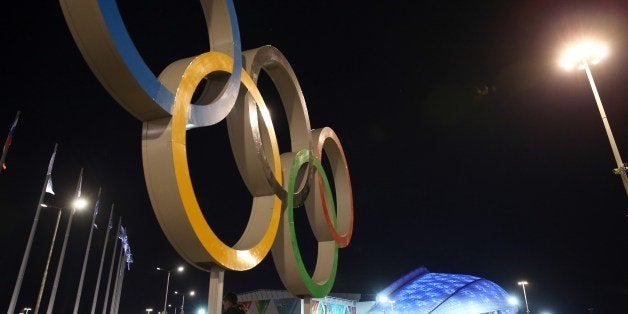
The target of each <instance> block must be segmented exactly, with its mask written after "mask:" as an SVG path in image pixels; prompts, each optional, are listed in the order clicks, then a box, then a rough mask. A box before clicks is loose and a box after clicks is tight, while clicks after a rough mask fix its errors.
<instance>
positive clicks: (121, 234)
mask: <svg viewBox="0 0 628 314" xmlns="http://www.w3.org/2000/svg"><path fill="white" fill-rule="evenodd" d="M118 238H119V239H120V242H122V248H123V249H124V257H125V259H126V265H127V268H128V269H129V270H130V269H131V263H133V258H132V257H131V246H130V245H129V237H128V236H127V234H126V229H124V227H123V226H120V231H118Z"/></svg>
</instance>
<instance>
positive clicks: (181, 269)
mask: <svg viewBox="0 0 628 314" xmlns="http://www.w3.org/2000/svg"><path fill="white" fill-rule="evenodd" d="M183 270H185V268H184V267H183V266H179V267H177V271H178V272H182V271H183Z"/></svg>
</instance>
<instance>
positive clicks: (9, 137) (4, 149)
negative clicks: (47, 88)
mask: <svg viewBox="0 0 628 314" xmlns="http://www.w3.org/2000/svg"><path fill="white" fill-rule="evenodd" d="M19 119H20V112H19V111H18V112H17V114H16V115H15V121H13V125H11V129H10V130H9V134H8V135H7V139H6V140H5V141H4V146H3V147H2V157H1V158H0V162H1V163H2V169H0V173H1V172H2V171H3V170H6V169H7V163H6V162H5V160H6V158H7V153H8V152H9V146H11V142H12V141H13V134H14V133H15V128H16V126H17V121H18V120H19Z"/></svg>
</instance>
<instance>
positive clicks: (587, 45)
mask: <svg viewBox="0 0 628 314" xmlns="http://www.w3.org/2000/svg"><path fill="white" fill-rule="evenodd" d="M607 55H608V49H607V48H606V46H604V45H601V44H597V43H593V42H590V41H585V42H582V43H579V44H577V45H574V46H572V47H570V48H568V49H567V50H566V52H565V54H564V55H563V58H562V60H561V65H562V66H563V68H565V69H567V70H572V69H574V68H577V69H579V70H585V72H586V74H587V78H588V79H589V84H590V85H591V90H592V91H593V97H594V98H595V102H596V104H597V109H598V111H599V112H600V116H601V117H602V123H603V124H604V128H605V130H606V135H607V136H608V141H609V142H610V144H611V149H612V151H613V156H614V157H615V162H616V163H617V168H615V169H613V173H614V174H617V175H619V176H620V177H621V181H622V183H623V185H624V190H626V194H627V195H628V176H626V170H627V169H628V168H627V165H626V164H624V162H623V161H622V159H621V156H620V155H619V150H618V149H617V144H616V143H615V138H614V137H613V132H612V131H611V126H610V124H609V123H608V118H607V117H606V112H605V111H604V107H603V106H602V100H601V99H600V95H599V93H598V91H597V87H596V86H595V82H594V81H593V75H592V74H591V68H590V67H589V65H590V64H597V63H599V62H600V61H601V60H602V59H603V58H604V57H606V56H607Z"/></svg>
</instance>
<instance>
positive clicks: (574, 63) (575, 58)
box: [560, 41, 608, 70]
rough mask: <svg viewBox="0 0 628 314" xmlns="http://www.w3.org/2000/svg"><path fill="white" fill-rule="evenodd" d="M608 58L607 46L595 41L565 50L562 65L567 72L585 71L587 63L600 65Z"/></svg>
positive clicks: (585, 42) (584, 42)
mask: <svg viewBox="0 0 628 314" xmlns="http://www.w3.org/2000/svg"><path fill="white" fill-rule="evenodd" d="M606 56H608V47H606V45H603V44H600V43H595V42H593V41H583V42H581V43H579V44H576V45H573V46H571V47H569V48H567V50H565V53H564V54H563V57H562V59H561V60H560V65H561V66H562V67H563V68H564V69H565V70H573V69H574V68H578V69H583V68H584V63H585V62H587V63H591V64H598V63H600V61H601V60H602V59H604V58H605V57H606Z"/></svg>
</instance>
